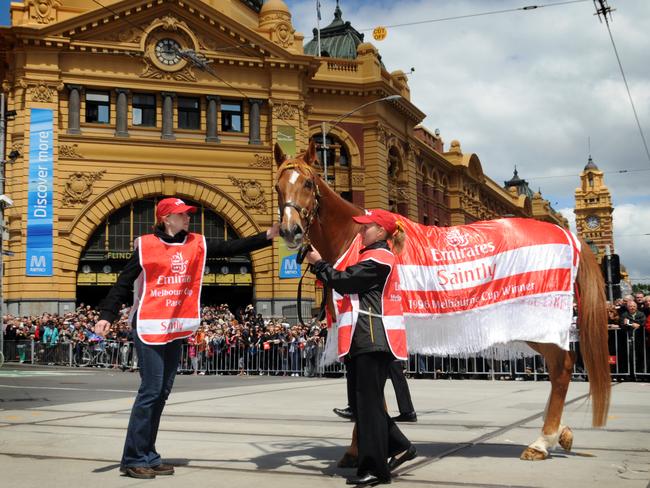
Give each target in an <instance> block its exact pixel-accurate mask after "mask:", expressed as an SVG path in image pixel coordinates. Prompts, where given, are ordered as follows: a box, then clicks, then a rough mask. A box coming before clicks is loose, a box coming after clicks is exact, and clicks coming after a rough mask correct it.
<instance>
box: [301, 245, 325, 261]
mask: <svg viewBox="0 0 650 488" xmlns="http://www.w3.org/2000/svg"><path fill="white" fill-rule="evenodd" d="M321 259H323V258H322V257H321V255H320V253H319V252H318V251H317V250H316V249H314V248H313V247H312V248H311V250H310V251H309V252H307V254H306V255H305V261H307V262H308V263H309V264H315V263H317V262H318V261H320V260H321Z"/></svg>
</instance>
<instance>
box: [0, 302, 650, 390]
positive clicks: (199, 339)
mask: <svg viewBox="0 0 650 488" xmlns="http://www.w3.org/2000/svg"><path fill="white" fill-rule="evenodd" d="M129 312H130V307H129V306H127V305H123V306H122V309H121V311H120V318H119V320H117V321H116V322H115V323H114V324H113V325H112V326H111V329H110V331H109V333H108V334H107V336H106V340H105V341H102V340H101V338H100V337H98V336H97V335H96V334H95V333H94V332H93V327H94V324H95V322H96V321H97V320H98V319H99V311H98V310H96V309H94V308H93V307H91V306H90V305H85V304H83V303H82V304H80V306H79V307H77V308H76V310H74V311H73V312H68V313H65V314H63V315H58V314H49V313H44V314H41V315H39V316H22V317H14V316H12V315H6V316H5V317H4V321H3V323H4V341H5V356H9V357H8V358H7V359H9V360H18V361H20V362H24V361H29V360H30V359H32V358H30V357H29V354H30V352H31V353H33V354H34V355H35V356H36V357H35V358H34V359H35V360H36V361H37V362H45V363H52V364H54V363H61V364H68V363H69V362H70V360H72V363H74V364H77V365H81V364H87V363H88V362H91V363H92V361H93V358H95V359H96V354H99V353H102V354H103V353H106V355H105V356H103V357H105V358H108V359H105V361H107V362H109V363H110V364H111V365H112V366H115V367H122V368H123V369H129V370H135V369H136V368H137V357H135V354H134V350H135V348H133V347H132V342H133V334H134V331H133V330H132V329H131V325H130V323H129V319H128V317H129ZM607 313H608V322H609V329H610V334H609V351H610V355H611V358H612V372H613V373H615V375H616V377H617V378H618V379H620V380H624V379H626V378H630V379H635V372H636V373H639V372H645V373H646V374H647V373H650V294H644V293H640V292H639V293H636V294H634V295H627V296H625V297H623V298H621V299H617V300H616V301H614V303H610V302H608V304H607ZM326 333H327V330H326V329H325V328H323V327H321V326H320V324H319V323H317V322H316V321H312V322H310V324H309V325H307V326H301V325H293V326H291V325H289V324H288V323H287V322H286V320H285V319H283V318H274V319H264V318H263V317H262V315H261V314H258V313H257V312H256V311H255V308H254V307H253V305H248V306H246V307H240V308H237V309H235V310H234V311H231V309H230V307H229V306H228V305H227V304H222V305H219V306H204V307H203V308H202V314H201V326H200V327H199V329H198V331H197V332H196V333H195V334H194V335H193V336H192V337H190V338H189V339H187V340H186V342H187V344H186V346H185V347H184V349H183V351H184V352H183V358H182V360H181V363H182V364H181V365H180V369H181V370H182V371H184V372H189V373H193V374H211V373H224V372H226V373H230V374H242V375H243V374H252V373H256V374H290V375H314V374H315V373H316V371H317V364H316V362H317V359H318V354H319V351H320V349H321V348H322V347H323V346H324V342H325V336H326ZM32 341H33V343H34V344H36V345H37V346H36V347H35V348H34V350H33V351H31V350H30V347H31V346H28V345H30V344H31V343H32ZM60 345H64V346H65V347H57V346H60ZM68 345H71V347H69V346H68ZM70 351H71V352H70ZM85 351H86V352H85ZM87 351H91V352H93V351H96V352H95V353H91V354H89V353H88V352H87ZM84 352H85V356H84ZM7 353H8V354H7ZM93 354H94V355H93ZM70 356H72V357H70ZM528 361H529V360H528ZM520 362H521V360H520ZM97 363H99V361H97ZM412 367H414V368H415V370H416V374H423V375H427V374H429V373H434V372H435V373H436V374H437V375H438V374H440V375H442V376H444V375H445V374H448V375H452V376H453V375H454V374H458V375H463V374H466V373H467V372H469V371H470V370H471V371H472V372H474V373H476V372H479V373H481V372H484V370H485V371H487V369H488V365H487V364H486V362H485V361H484V360H482V359H481V358H473V359H472V358H470V359H467V360H464V361H463V360H461V359H453V358H433V357H430V358H429V357H424V356H419V357H417V358H416V357H413V358H412ZM578 367H580V364H578ZM516 369H517V371H519V370H523V371H525V372H528V371H529V370H531V369H532V366H531V365H530V364H528V362H526V363H525V364H523V365H519V364H517V368H516Z"/></svg>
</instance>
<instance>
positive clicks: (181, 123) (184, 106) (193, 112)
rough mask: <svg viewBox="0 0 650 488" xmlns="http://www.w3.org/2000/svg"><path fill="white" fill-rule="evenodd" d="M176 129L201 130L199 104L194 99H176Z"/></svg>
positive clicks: (196, 99)
mask: <svg viewBox="0 0 650 488" xmlns="http://www.w3.org/2000/svg"><path fill="white" fill-rule="evenodd" d="M178 128H179V129H191V130H198V129H200V128H201V102H200V100H199V99H198V98H194V97H178Z"/></svg>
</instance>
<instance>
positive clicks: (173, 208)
mask: <svg viewBox="0 0 650 488" xmlns="http://www.w3.org/2000/svg"><path fill="white" fill-rule="evenodd" d="M184 212H187V213H194V212H196V207H192V206H191V205H188V204H186V203H185V202H184V201H183V200H181V199H180V198H163V199H162V200H160V201H159V202H158V205H157V206H156V220H157V221H158V222H160V221H162V219H163V217H167V216H168V215H171V214H179V213H184Z"/></svg>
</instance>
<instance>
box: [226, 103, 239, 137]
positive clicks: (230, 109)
mask: <svg viewBox="0 0 650 488" xmlns="http://www.w3.org/2000/svg"><path fill="white" fill-rule="evenodd" d="M242 116H243V114H242V105H241V102H232V101H224V102H221V131H222V132H241V131H242V118H243V117H242Z"/></svg>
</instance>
